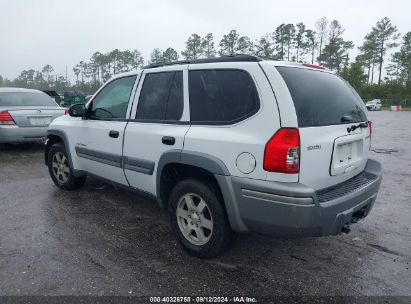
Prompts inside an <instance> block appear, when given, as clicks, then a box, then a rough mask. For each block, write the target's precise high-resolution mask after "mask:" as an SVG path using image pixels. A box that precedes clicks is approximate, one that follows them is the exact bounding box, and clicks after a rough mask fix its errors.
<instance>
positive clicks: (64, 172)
mask: <svg viewBox="0 0 411 304" xmlns="http://www.w3.org/2000/svg"><path fill="white" fill-rule="evenodd" d="M47 162H48V169H49V174H50V177H51V179H52V180H53V182H54V184H55V185H56V186H57V187H59V188H60V189H63V190H75V189H78V188H80V187H81V186H83V184H84V182H85V181H86V176H79V177H76V176H74V172H73V168H71V166H70V162H69V158H68V154H67V151H66V147H65V146H64V144H63V143H56V144H54V145H53V146H52V147H51V148H50V151H49V154H48V158H47Z"/></svg>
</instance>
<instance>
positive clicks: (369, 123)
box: [368, 121, 372, 139]
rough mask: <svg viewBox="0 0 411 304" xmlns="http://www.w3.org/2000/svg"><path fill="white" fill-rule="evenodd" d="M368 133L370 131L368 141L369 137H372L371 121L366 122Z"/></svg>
mask: <svg viewBox="0 0 411 304" xmlns="http://www.w3.org/2000/svg"><path fill="white" fill-rule="evenodd" d="M368 131H370V139H371V135H372V122H371V121H369V122H368Z"/></svg>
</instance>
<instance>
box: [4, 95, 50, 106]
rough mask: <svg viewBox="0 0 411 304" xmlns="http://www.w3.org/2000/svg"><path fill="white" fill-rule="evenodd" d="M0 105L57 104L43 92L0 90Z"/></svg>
mask: <svg viewBox="0 0 411 304" xmlns="http://www.w3.org/2000/svg"><path fill="white" fill-rule="evenodd" d="M0 106H13V107H14V106H16V107H22V106H53V107H56V106H57V104H56V103H55V102H54V100H53V99H52V98H51V97H50V96H48V95H47V94H46V93H43V92H0Z"/></svg>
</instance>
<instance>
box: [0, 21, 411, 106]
mask: <svg viewBox="0 0 411 304" xmlns="http://www.w3.org/2000/svg"><path fill="white" fill-rule="evenodd" d="M344 31H345V30H344V28H343V27H342V25H341V24H340V22H339V21H337V20H332V21H329V20H328V19H327V18H325V17H323V18H321V19H319V20H317V22H316V24H315V27H314V28H313V29H310V28H308V27H307V26H306V25H305V24H304V23H297V24H291V23H290V24H281V25H279V26H278V27H277V28H276V29H275V30H274V31H273V32H270V33H267V34H265V35H264V36H262V37H260V38H259V39H256V40H255V41H253V40H252V39H251V38H250V37H247V36H245V35H242V34H241V33H239V32H237V31H236V30H231V31H230V32H229V33H227V34H226V35H223V37H222V39H221V40H220V41H219V42H218V43H216V42H215V41H214V36H213V34H212V33H208V34H207V35H205V36H203V37H202V36H200V35H198V34H192V35H191V36H190V37H188V39H187V41H186V43H185V49H184V50H182V51H181V52H178V51H177V50H176V49H174V48H172V47H168V48H166V49H165V50H161V49H158V48H155V49H154V50H153V51H152V53H151V55H150V58H148V59H145V58H143V56H142V55H141V53H140V52H139V51H138V50H124V51H121V50H118V49H115V50H113V51H111V52H107V53H100V52H95V53H94V54H93V55H92V56H91V57H90V59H89V60H87V61H80V62H79V63H78V64H77V65H76V66H75V67H74V68H73V69H72V70H73V72H74V75H75V77H76V79H75V83H74V84H73V85H72V84H71V83H70V81H69V79H67V76H66V77H65V76H64V75H57V76H56V75H54V74H53V67H51V66H50V65H46V66H45V67H44V68H43V69H42V70H41V71H36V70H33V69H30V70H24V71H22V72H21V74H20V75H19V76H18V77H17V78H16V79H15V80H13V81H10V80H7V79H3V78H2V77H1V76H0V86H22V87H31V88H42V89H46V88H51V89H55V90H57V91H62V90H66V89H68V88H71V89H77V90H83V91H87V92H93V91H95V90H96V89H97V88H98V87H99V86H100V85H101V84H102V83H104V82H105V81H107V80H108V79H109V78H110V77H112V76H113V75H115V74H117V73H121V72H127V71H131V70H135V69H137V68H139V67H142V66H144V65H145V64H149V63H162V62H170V61H175V60H181V59H198V58H210V57H215V56H218V55H220V56H222V55H231V54H236V53H241V54H253V55H257V56H260V57H263V58H271V59H275V60H283V61H290V62H309V63H318V64H320V65H322V66H325V67H326V68H328V69H330V70H332V71H335V72H336V73H337V74H339V75H340V76H342V77H343V78H344V79H346V80H347V81H348V82H350V83H351V85H352V86H353V87H355V88H356V89H357V91H358V92H359V93H360V94H361V96H362V97H363V98H364V99H371V98H382V99H411V32H408V33H406V34H404V35H403V36H401V35H400V33H398V30H397V28H396V27H395V26H394V25H393V24H392V23H391V21H390V19H388V18H383V19H381V20H380V21H378V22H377V23H376V25H375V26H374V27H372V28H371V30H370V32H369V33H367V35H366V36H365V37H364V42H363V44H362V45H360V46H358V50H359V55H358V56H357V57H356V58H353V59H351V58H350V57H349V52H350V50H352V49H354V47H355V46H354V44H353V42H352V41H350V40H346V38H345V37H344ZM392 49H396V50H397V51H396V52H392V51H391V50H392ZM388 54H391V56H390V57H389V58H388ZM386 62H388V63H389V64H385V63H386ZM384 65H385V66H386V76H385V77H383V66H384Z"/></svg>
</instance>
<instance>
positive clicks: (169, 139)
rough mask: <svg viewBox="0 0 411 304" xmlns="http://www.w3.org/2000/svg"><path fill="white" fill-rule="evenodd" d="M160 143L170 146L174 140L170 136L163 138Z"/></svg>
mask: <svg viewBox="0 0 411 304" xmlns="http://www.w3.org/2000/svg"><path fill="white" fill-rule="evenodd" d="M161 142H162V143H163V144H165V145H169V146H172V145H174V144H175V143H176V139H175V138H174V137H172V136H163V138H162V139H161Z"/></svg>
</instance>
